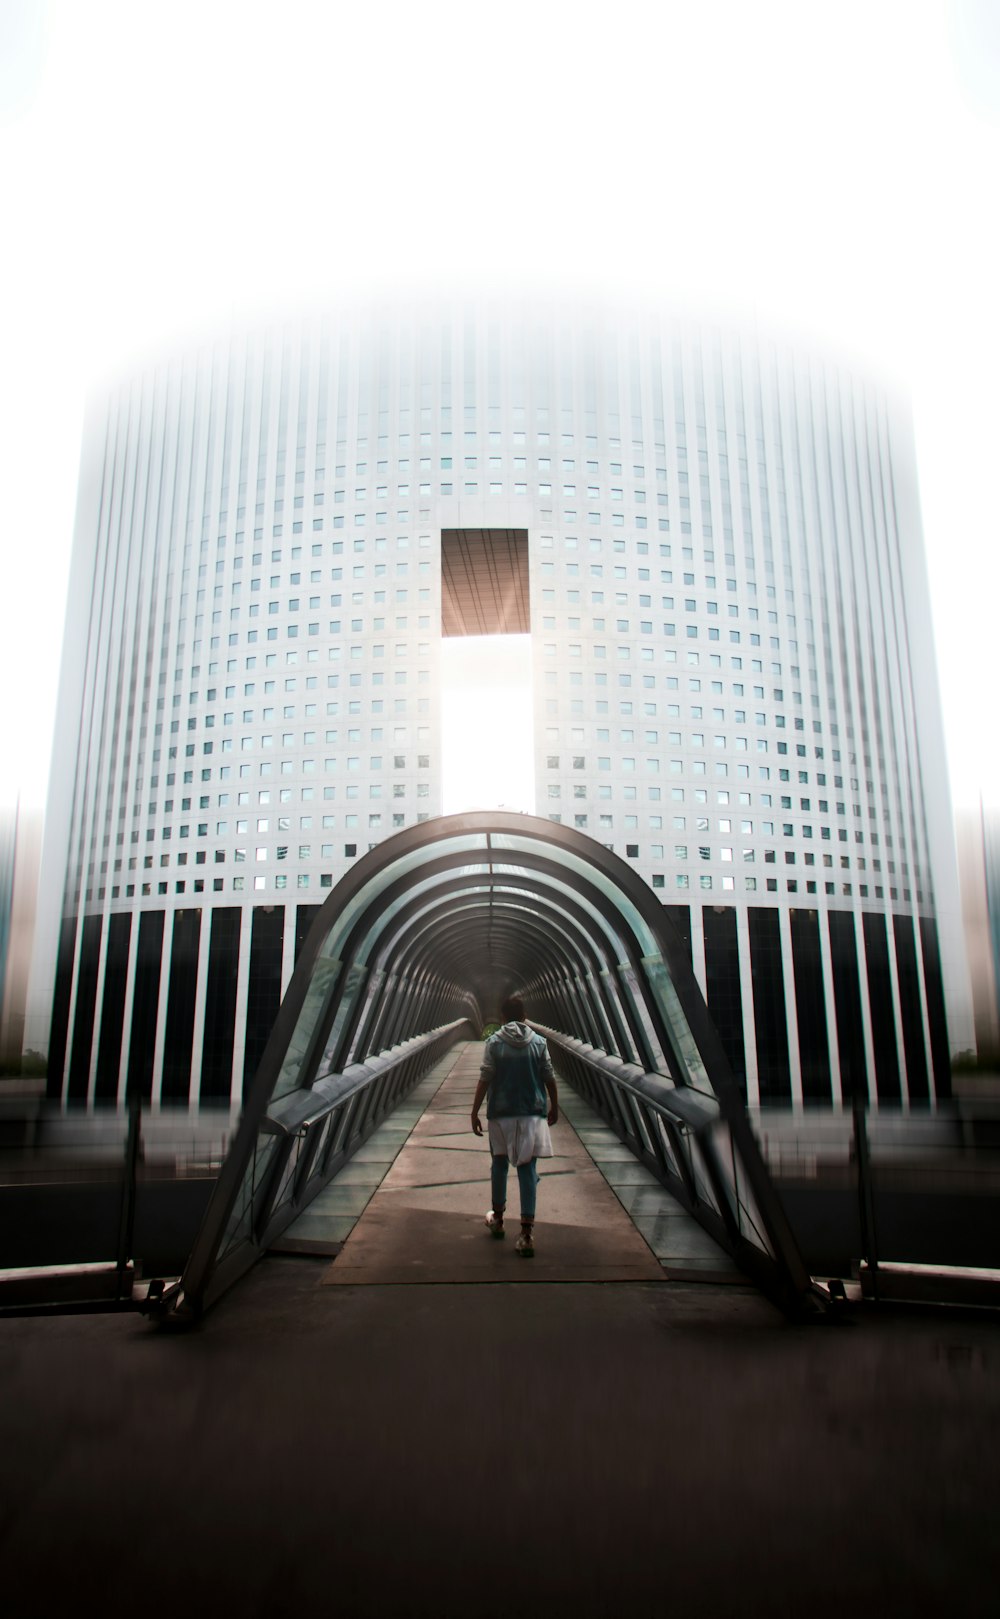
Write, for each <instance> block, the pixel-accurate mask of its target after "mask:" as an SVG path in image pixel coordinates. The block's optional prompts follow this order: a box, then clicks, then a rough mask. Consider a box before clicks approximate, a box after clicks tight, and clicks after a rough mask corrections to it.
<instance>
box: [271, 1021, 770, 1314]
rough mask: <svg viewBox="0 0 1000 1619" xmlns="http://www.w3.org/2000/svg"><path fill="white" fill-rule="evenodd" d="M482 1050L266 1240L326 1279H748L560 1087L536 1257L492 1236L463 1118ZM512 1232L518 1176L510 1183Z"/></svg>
mask: <svg viewBox="0 0 1000 1619" xmlns="http://www.w3.org/2000/svg"><path fill="white" fill-rule="evenodd" d="M481 1054H482V1045H481V1044H480V1042H478V1041H463V1042H462V1043H461V1044H460V1045H458V1046H454V1047H453V1048H452V1049H451V1050H450V1051H449V1052H448V1053H447V1055H446V1056H445V1057H444V1058H442V1060H441V1061H440V1062H438V1063H437V1064H436V1065H435V1066H434V1068H432V1069H431V1070H430V1072H429V1073H428V1074H426V1075H425V1077H424V1078H423V1079H422V1080H421V1081H420V1083H419V1084H418V1085H417V1086H416V1087H415V1089H414V1090H413V1091H412V1092H411V1093H410V1095H409V1096H408V1097H407V1098H406V1100H405V1101H404V1102H403V1103H402V1104H401V1105H400V1106H399V1107H398V1108H397V1109H396V1110H395V1112H394V1113H393V1114H392V1115H391V1116H390V1118H389V1119H387V1120H386V1121H385V1123H384V1124H382V1125H380V1126H379V1128H378V1129H377V1130H376V1131H375V1132H374V1133H373V1134H372V1136H371V1137H370V1138H369V1140H368V1141H367V1142H366V1143H365V1145H364V1146H363V1147H362V1148H361V1149H360V1150H359V1151H358V1152H357V1153H356V1154H355V1156H354V1157H353V1158H352V1159H351V1161H350V1163H349V1164H347V1165H346V1166H345V1167H344V1169H342V1170H341V1172H340V1174H339V1175H338V1176H337V1177H336V1179H335V1180H334V1181H332V1182H331V1183H330V1185H329V1186H327V1187H325V1188H324V1190H323V1191H322V1192H320V1193H319V1194H318V1196H317V1197H316V1198H314V1200H313V1202H312V1203H311V1204H310V1205H309V1206H308V1208H307V1209H306V1210H305V1211H304V1213H303V1214H301V1215H300V1216H299V1218H298V1220H297V1221H295V1223H294V1225H292V1226H290V1227H289V1228H288V1230H287V1231H286V1232H285V1234H284V1236H283V1237H281V1238H279V1240H278V1242H277V1243H276V1244H275V1249H276V1251H277V1252H279V1253H280V1252H292V1253H295V1252H298V1253H314V1254H324V1253H325V1254H329V1255H331V1256H333V1257H334V1263H333V1264H332V1265H331V1266H330V1268H329V1271H328V1272H327V1273H326V1276H325V1278H324V1279H325V1281H326V1282H328V1283H330V1284H332V1285H337V1284H344V1283H349V1284H353V1285H358V1284H361V1285H364V1284H380V1283H381V1284H400V1283H404V1284H405V1283H417V1282H425V1283H426V1282H440V1283H447V1282H484V1283H492V1282H510V1281H516V1282H525V1281H532V1282H624V1281H653V1282H656V1281H665V1280H686V1281H698V1280H702V1281H716V1282H720V1281H733V1282H743V1281H744V1280H745V1278H744V1277H742V1276H741V1275H740V1274H739V1273H738V1272H737V1271H736V1270H735V1269H734V1267H733V1263H732V1260H731V1259H730V1258H729V1256H728V1255H727V1254H725V1253H724V1252H723V1251H722V1250H721V1249H720V1248H719V1247H718V1246H717V1245H716V1244H715V1243H714V1242H713V1241H712V1239H711V1238H710V1237H709V1236H708V1235H707V1234H706V1233H705V1232H704V1231H703V1230H702V1228H701V1227H700V1226H699V1225H698V1223H697V1222H696V1221H695V1220H693V1219H692V1218H691V1217H690V1216H689V1215H688V1214H686V1213H685V1212H684V1210H683V1209H681V1208H680V1206H679V1205H678V1204H677V1203H676V1202H675V1200H674V1199H673V1198H672V1197H670V1195H669V1193H668V1192H666V1191H665V1190H664V1188H663V1187H662V1186H661V1185H660V1183H659V1182H658V1181H657V1180H656V1179H655V1177H654V1176H653V1175H652V1174H651V1173H650V1171H649V1170H648V1169H646V1168H645V1166H644V1165H643V1164H641V1163H639V1162H638V1161H637V1160H636V1158H635V1157H634V1155H633V1154H632V1153H631V1152H629V1150H628V1148H627V1147H625V1146H623V1145H622V1144H621V1142H619V1140H618V1138H617V1137H616V1136H615V1134H614V1132H613V1131H612V1130H610V1129H609V1128H608V1126H607V1125H606V1124H605V1123H604V1122H603V1120H602V1119H600V1118H599V1117H598V1115H597V1114H596V1113H594V1112H593V1110H592V1109H591V1108H590V1107H589V1106H588V1105H587V1104H586V1103H585V1102H584V1101H583V1100H582V1099H581V1098H580V1097H578V1096H577V1095H576V1094H575V1093H574V1092H573V1091H572V1090H571V1089H570V1087H569V1086H568V1085H567V1084H565V1083H564V1084H561V1085H560V1093H559V1101H560V1119H559V1123H558V1125H557V1126H556V1127H555V1128H554V1130H553V1133H552V1144H553V1149H554V1156H553V1157H552V1158H550V1159H544V1160H542V1161H541V1162H540V1165H539V1169H540V1173H541V1181H540V1185H539V1188H538V1215H537V1223H536V1253H535V1258H534V1259H533V1260H531V1261H530V1262H529V1261H522V1260H520V1259H519V1258H518V1256H517V1255H516V1254H515V1253H514V1244H513V1241H512V1240H508V1241H507V1242H504V1243H499V1242H492V1241H490V1240H489V1238H488V1236H487V1234H486V1232H485V1230H484V1227H483V1219H484V1216H485V1213H486V1210H487V1208H488V1207H489V1202H490V1193H489V1148H488V1145H487V1142H486V1138H485V1135H484V1136H483V1137H482V1138H481V1139H480V1138H477V1137H475V1136H474V1135H473V1134H472V1132H471V1130H470V1128H469V1113H470V1110H471V1106H472V1097H473V1093H474V1091H475V1086H476V1081H477V1079H478V1077H479V1063H480V1058H481ZM508 1197H509V1199H510V1203H509V1219H510V1223H511V1233H510V1234H511V1238H513V1236H514V1235H515V1234H516V1231H517V1221H516V1216H517V1178H516V1175H515V1174H514V1173H513V1172H511V1176H510V1183H509V1186H508Z"/></svg>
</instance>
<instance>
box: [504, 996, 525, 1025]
mask: <svg viewBox="0 0 1000 1619" xmlns="http://www.w3.org/2000/svg"><path fill="white" fill-rule="evenodd" d="M500 1016H501V1017H502V1018H503V1020H504V1022H505V1023H523V1022H524V1002H523V1001H522V999H521V997H520V995H508V996H507V999H506V1000H505V1001H501V1002H500Z"/></svg>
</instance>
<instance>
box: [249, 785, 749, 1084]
mask: <svg viewBox="0 0 1000 1619" xmlns="http://www.w3.org/2000/svg"><path fill="white" fill-rule="evenodd" d="M515 990H516V991H518V992H520V993H522V994H523V995H524V997H525V999H526V1001H527V1003H528V1009H529V1014H530V1016H531V1017H532V1019H533V1020H534V1021H537V1022H540V1023H543V1024H546V1025H548V1026H550V1027H552V1028H554V1029H559V1030H561V1031H562V1032H564V1033H565V1034H568V1035H571V1036H574V1037H575V1038H577V1039H579V1040H582V1041H584V1042H585V1043H586V1044H588V1045H591V1046H594V1047H596V1048H598V1049H599V1050H601V1051H605V1052H608V1053H609V1054H610V1055H612V1056H616V1057H619V1058H620V1059H621V1060H622V1061H624V1062H628V1063H634V1064H636V1065H637V1066H638V1067H640V1068H642V1069H643V1070H644V1071H645V1072H647V1073H655V1074H659V1075H661V1076H662V1077H663V1078H665V1079H668V1080H669V1081H671V1082H672V1083H673V1084H674V1085H677V1086H690V1087H693V1088H694V1089H695V1090H698V1091H701V1092H703V1093H708V1094H710V1095H714V1096H716V1097H717V1098H718V1099H719V1100H720V1101H721V1100H722V1099H723V1097H725V1096H728V1095H732V1096H734V1097H735V1096H736V1091H735V1084H734V1081H733V1078H732V1075H731V1073H730V1070H729V1067H728V1064H727V1062H726V1059H725V1056H724V1054H723V1052H722V1048H721V1045H720V1043H719V1040H718V1036H717V1034H716V1032H715V1029H714V1027H713V1026H712V1024H711V1022H710V1021H709V1018H708V1014H707V1011H706V1008H705V1004H704V1001H703V999H702V996H701V993H700V991H699V989H698V986H697V984H696V982H695V979H694V976H693V974H692V972H691V967H690V964H689V961H688V957H687V953H686V951H685V949H684V946H683V944H682V942H681V940H680V938H679V937H678V935H677V933H676V930H675V929H674V928H673V926H672V924H671V923H670V921H669V919H668V918H667V916H666V915H665V913H664V911H663V908H662V906H660V905H659V903H658V902H657V900H656V898H655V896H654V895H653V894H652V892H651V891H650V890H649V889H648V888H647V887H646V885H645V883H643V882H642V881H641V879H640V878H639V877H637V876H636V874H635V872H633V871H632V869H631V868H630V867H629V866H628V865H626V864H625V862H624V861H623V860H621V859H619V858H618V857H617V856H616V855H614V854H613V853H612V852H611V851H610V850H608V849H605V848H604V846H603V845H602V844H599V843H596V842H595V841H594V840H593V839H591V838H588V837H585V836H584V835H583V834H582V833H579V832H576V831H574V830H572V829H571V828H569V827H564V826H559V825H556V824H554V823H552V822H550V821H543V820H540V819H538V818H537V817H535V816H531V815H517V814H509V813H503V812H476V813H468V814H463V815H454V816H442V817H439V818H437V819H435V820H432V821H427V822H424V823H423V824H422V825H419V826H416V827H412V828H409V829H408V830H407V831H405V832H401V833H399V834H398V835H397V836H396V837H394V838H390V839H389V840H387V841H386V842H385V843H383V844H380V845H378V847H377V848H375V849H373V850H372V851H371V852H370V853H369V854H368V855H366V856H365V857H364V858H363V859H362V860H360V861H359V862H358V864H357V865H356V866H355V867H354V868H353V870H352V871H351V872H350V873H349V874H348V875H347V876H346V877H345V878H344V879H343V880H342V881H341V882H340V883H339V884H338V885H337V887H336V888H335V889H334V890H333V892H332V893H331V894H330V896H329V898H328V899H327V900H326V902H325V904H324V905H323V906H322V908H321V910H320V912H319V914H318V916H317V917H316V919H315V921H314V923H313V926H312V929H311V931H310V934H309V936H308V938H307V940H306V943H305V946H304V948H303V950H302V954H301V956H300V958H299V961H298V964H297V966H296V971H295V975H294V978H293V980H292V983H291V985H290V986H289V990H288V993H287V994H286V997H285V1001H284V1003H283V1005H282V1009H281V1012H280V1013H279V1017H278V1022H277V1024H276V1026H275V1030H274V1034H273V1037H272V1039H271V1042H270V1044H269V1046H268V1049H267V1051H266V1052H265V1054H264V1058H263V1060H262V1062H261V1068H260V1071H259V1073H258V1076H257V1079H256V1080H255V1082H254V1086H253V1092H254V1093H255V1094H256V1095H259V1094H260V1092H261V1091H263V1092H264V1093H265V1094H266V1096H267V1097H270V1098H274V1099H277V1098H279V1097H282V1096H284V1095H287V1094H288V1093H289V1092H290V1091H292V1090H298V1089H301V1088H302V1087H303V1086H309V1085H312V1084H314V1083H315V1082H316V1080H318V1079H321V1078H323V1077H325V1076H328V1075H330V1074H338V1073H342V1072H343V1071H344V1070H345V1069H346V1068H348V1067H350V1066H351V1065H352V1064H356V1063H359V1062H363V1061H365V1060H366V1059H367V1058H368V1057H370V1056H372V1055H374V1054H376V1053H378V1052H380V1051H384V1050H386V1049H388V1048H389V1047H391V1046H395V1045H398V1044H399V1043H400V1042H401V1041H403V1040H406V1039H409V1038H410V1037H412V1036H414V1035H418V1034H422V1033H424V1032H426V1031H427V1030H429V1029H433V1028H436V1027H438V1026H440V1025H441V1024H443V1023H445V1022H448V1021H450V1020H453V1019H456V1018H462V1017H467V1018H468V1019H469V1020H470V1022H471V1023H472V1025H473V1027H474V1028H475V1029H476V1030H477V1032H478V1030H479V1029H481V1027H482V1025H483V1023H485V1022H487V1021H489V1020H490V1019H492V1018H493V1017H495V1016H496V1012H497V1007H498V1005H499V1002H500V1000H501V999H502V997H503V996H504V995H505V994H508V993H510V992H512V991H515ZM249 1102H250V1098H248V1104H249Z"/></svg>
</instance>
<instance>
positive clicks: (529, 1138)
mask: <svg viewBox="0 0 1000 1619" xmlns="http://www.w3.org/2000/svg"><path fill="white" fill-rule="evenodd" d="M487 1125H488V1129H489V1134H490V1152H491V1153H492V1154H493V1156H494V1158H506V1159H508V1161H509V1162H510V1163H512V1164H513V1165H514V1166H515V1168H516V1167H517V1166H518V1165H519V1164H530V1162H531V1160H532V1158H551V1157H552V1137H551V1135H550V1134H549V1124H548V1120H547V1119H544V1118H542V1117H541V1116H540V1115H538V1114H530V1115H528V1116H526V1117H521V1118H515V1119H489V1120H488V1121H487Z"/></svg>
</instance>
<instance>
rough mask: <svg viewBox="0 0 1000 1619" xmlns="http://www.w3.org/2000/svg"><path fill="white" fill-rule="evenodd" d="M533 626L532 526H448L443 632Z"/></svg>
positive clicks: (523, 631)
mask: <svg viewBox="0 0 1000 1619" xmlns="http://www.w3.org/2000/svg"><path fill="white" fill-rule="evenodd" d="M530 629H531V620H530V616H529V609H528V531H527V529H523V528H446V529H444V530H443V531H442V534H441V633H442V635H527V634H528V632H529V631H530Z"/></svg>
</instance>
